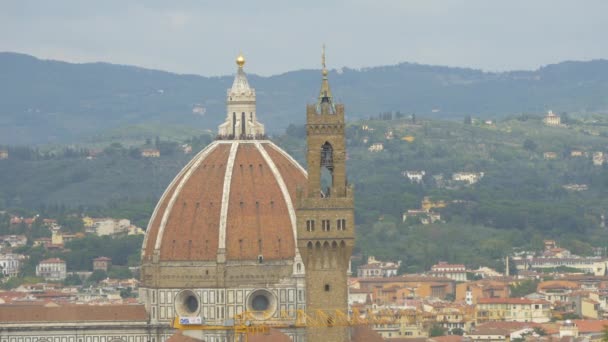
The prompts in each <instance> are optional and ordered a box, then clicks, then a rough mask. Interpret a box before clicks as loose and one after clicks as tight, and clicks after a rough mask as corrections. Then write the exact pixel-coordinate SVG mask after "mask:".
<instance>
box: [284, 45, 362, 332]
mask: <svg viewBox="0 0 608 342" xmlns="http://www.w3.org/2000/svg"><path fill="white" fill-rule="evenodd" d="M322 64H323V71H322V73H323V80H322V83H321V91H320V93H319V99H318V101H317V103H316V104H315V105H308V106H307V107H306V132H307V133H306V134H307V149H308V151H307V161H308V185H307V188H306V189H300V191H299V192H298V202H297V213H296V215H297V222H298V224H297V227H298V248H299V250H300V253H301V254H302V259H303V262H304V266H305V271H306V296H307V297H306V309H307V311H308V313H309V315H315V314H316V313H317V312H319V311H322V312H324V313H325V314H326V315H328V317H329V318H328V322H327V323H328V324H327V325H328V327H327V328H310V329H309V331H308V332H307V335H308V340H309V341H336V342H338V341H339V342H342V341H344V340H346V338H347V337H348V331H347V329H345V328H341V327H338V326H335V327H333V326H331V325H332V321H333V320H334V317H336V311H340V312H343V313H346V314H347V313H348V287H347V271H348V269H349V263H350V256H351V253H352V249H353V246H354V242H355V222H354V209H353V208H354V198H353V188H352V186H351V185H349V184H348V183H347V180H346V146H345V145H346V142H345V122H344V106H343V105H342V104H334V102H333V97H332V94H331V90H330V88H329V81H328V79H327V74H328V71H327V69H326V67H325V49H323V57H322Z"/></svg>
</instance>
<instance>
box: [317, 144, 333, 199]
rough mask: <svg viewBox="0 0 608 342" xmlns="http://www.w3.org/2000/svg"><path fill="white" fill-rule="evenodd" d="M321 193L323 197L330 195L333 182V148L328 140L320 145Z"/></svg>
mask: <svg viewBox="0 0 608 342" xmlns="http://www.w3.org/2000/svg"><path fill="white" fill-rule="evenodd" d="M320 164H321V165H320V166H321V182H320V183H321V184H320V185H321V189H320V190H321V193H322V194H324V197H329V196H331V189H332V187H333V183H334V148H333V147H332V146H331V144H330V143H329V142H327V141H326V142H325V143H324V144H323V146H321V163H320Z"/></svg>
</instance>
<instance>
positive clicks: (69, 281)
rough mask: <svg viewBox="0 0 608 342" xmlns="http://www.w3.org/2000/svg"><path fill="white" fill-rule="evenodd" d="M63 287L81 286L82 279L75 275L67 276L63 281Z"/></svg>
mask: <svg viewBox="0 0 608 342" xmlns="http://www.w3.org/2000/svg"><path fill="white" fill-rule="evenodd" d="M63 284H64V285H65V286H76V285H82V279H80V277H79V276H78V275H77V274H69V275H68V276H67V277H65V280H64V281H63Z"/></svg>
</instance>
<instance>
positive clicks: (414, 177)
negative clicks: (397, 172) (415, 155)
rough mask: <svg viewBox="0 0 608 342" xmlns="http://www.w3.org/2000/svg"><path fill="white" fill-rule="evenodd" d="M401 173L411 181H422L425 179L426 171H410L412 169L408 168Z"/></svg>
mask: <svg viewBox="0 0 608 342" xmlns="http://www.w3.org/2000/svg"><path fill="white" fill-rule="evenodd" d="M401 174H402V175H403V176H404V177H407V179H409V180H410V182H411V183H422V180H423V179H424V175H425V174H426V172H425V171H424V170H423V171H410V170H406V171H403V172H401Z"/></svg>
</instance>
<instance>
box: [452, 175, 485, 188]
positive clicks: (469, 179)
mask: <svg viewBox="0 0 608 342" xmlns="http://www.w3.org/2000/svg"><path fill="white" fill-rule="evenodd" d="M482 178H483V172H456V173H454V174H452V180H453V181H457V182H464V183H467V184H469V185H471V184H475V183H477V182H479V180H480V179H482Z"/></svg>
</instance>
